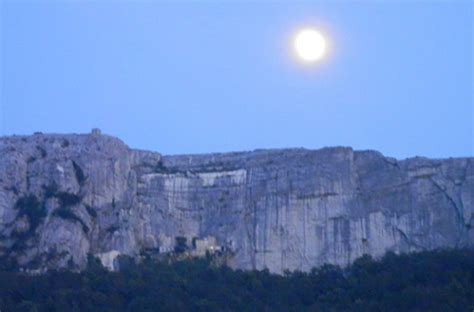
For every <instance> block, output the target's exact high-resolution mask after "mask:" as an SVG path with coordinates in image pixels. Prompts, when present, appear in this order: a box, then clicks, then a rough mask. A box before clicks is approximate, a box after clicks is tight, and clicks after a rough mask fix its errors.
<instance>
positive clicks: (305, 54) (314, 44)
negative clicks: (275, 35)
mask: <svg viewBox="0 0 474 312" xmlns="http://www.w3.org/2000/svg"><path fill="white" fill-rule="evenodd" d="M295 49H296V53H297V54H298V56H299V57H300V58H301V59H303V60H304V61H307V62H315V61H318V60H320V59H321V58H322V57H323V56H324V54H325V52H326V40H325V39H324V37H323V35H321V34H320V33H319V32H318V31H316V30H314V29H304V30H301V31H300V32H298V34H297V35H296V39H295Z"/></svg>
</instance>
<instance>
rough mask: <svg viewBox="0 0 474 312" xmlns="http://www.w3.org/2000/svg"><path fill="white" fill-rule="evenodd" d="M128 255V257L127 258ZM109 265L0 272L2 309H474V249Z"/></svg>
mask: <svg viewBox="0 0 474 312" xmlns="http://www.w3.org/2000/svg"><path fill="white" fill-rule="evenodd" d="M125 260H126V259H125ZM122 267H123V269H122V270H121V271H119V272H109V271H107V270H105V269H104V268H102V267H101V265H100V262H98V261H96V260H94V259H93V258H92V257H91V259H90V261H89V265H88V268H87V270H85V271H83V272H81V273H73V272H70V271H54V272H49V273H46V274H44V275H36V276H31V275H26V274H24V273H19V272H8V271H2V272H1V273H0V309H1V311H2V312H5V311H28V312H32V311H397V312H399V311H457V312H458V311H470V312H471V311H472V310H473V309H474V251H472V250H444V251H430V252H422V253H416V254H408V255H400V256H399V255H395V254H387V255H386V256H385V257H384V258H383V259H381V260H380V261H374V260H373V259H372V258H370V257H368V256H366V257H362V258H360V259H358V260H357V261H356V262H355V263H354V264H353V265H352V266H350V267H348V268H346V269H341V268H339V267H336V266H332V265H326V266H323V267H320V268H317V269H313V270H312V271H311V272H309V273H301V272H291V273H290V272H287V273H286V274H284V275H275V274H271V273H269V272H268V271H266V270H264V271H240V270H236V271H235V270H232V269H230V268H228V267H216V266H214V265H212V261H211V259H210V258H209V257H208V258H207V259H196V260H189V261H179V262H174V263H166V262H156V261H152V260H148V261H144V262H143V263H142V264H140V265H136V264H134V263H133V262H132V261H128V262H127V261H122Z"/></svg>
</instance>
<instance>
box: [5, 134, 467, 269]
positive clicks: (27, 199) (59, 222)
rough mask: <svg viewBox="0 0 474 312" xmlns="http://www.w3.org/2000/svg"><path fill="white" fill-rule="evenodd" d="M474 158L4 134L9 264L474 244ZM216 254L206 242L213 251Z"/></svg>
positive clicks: (323, 254) (294, 262) (275, 262)
mask: <svg viewBox="0 0 474 312" xmlns="http://www.w3.org/2000/svg"><path fill="white" fill-rule="evenodd" d="M473 227H474V158H450V159H443V160H435V159H427V158H419V157H417V158H411V159H406V160H402V161H398V160H396V159H393V158H388V157H384V156H383V155H382V154H380V153H378V152H375V151H354V150H352V149H351V148H346V147H335V148H323V149H320V150H306V149H282V150H256V151H253V152H239V153H224V154H208V155H182V156H162V155H160V154H158V153H154V152H147V151H140V150H133V149H130V148H129V147H127V146H126V145H125V144H124V143H123V142H122V141H120V140H119V139H117V138H114V137H110V136H106V135H102V134H100V132H98V131H94V132H93V133H92V134H84V135H58V134H48V135H46V134H35V135H32V136H9V137H2V138H0V257H1V258H2V259H3V260H8V261H13V262H15V263H16V265H17V266H18V267H21V268H25V269H29V270H40V271H41V270H47V269H51V268H58V267H69V268H75V269H81V268H84V266H85V265H86V263H87V255H88V254H89V253H91V254H94V255H96V256H98V257H99V258H100V259H101V260H102V262H103V263H104V265H106V266H108V267H110V268H113V267H114V261H115V258H116V257H117V256H118V255H129V256H132V257H138V256H139V255H140V254H141V253H142V252H143V251H145V250H158V251H160V250H161V251H170V250H173V246H174V243H175V239H176V237H184V238H186V240H187V241H188V242H191V241H192V240H193V239H196V238H205V237H209V240H207V238H206V239H205V240H203V242H208V241H212V242H214V240H215V241H217V243H218V245H219V246H221V247H223V248H226V249H227V250H229V251H230V252H231V254H232V256H231V257H229V260H228V261H229V264H230V265H231V266H233V267H236V268H241V269H263V268H268V269H270V270H271V271H273V272H279V273H281V272H283V271H284V270H286V269H288V270H303V271H307V270H310V269H311V268H312V267H315V266H319V265H322V264H324V263H332V264H338V265H343V266H344V265H347V264H349V263H351V262H352V261H354V260H355V259H356V258H358V257H360V256H362V255H363V254H370V255H372V256H374V257H379V256H382V255H383V254H384V253H385V252H387V251H393V252H396V253H402V252H411V251H419V250H429V249H435V248H442V247H454V248H456V247H474V231H473ZM206 246H207V245H206Z"/></svg>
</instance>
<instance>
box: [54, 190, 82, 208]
mask: <svg viewBox="0 0 474 312" xmlns="http://www.w3.org/2000/svg"><path fill="white" fill-rule="evenodd" d="M55 196H56V198H57V199H59V203H60V204H61V206H64V207H70V206H74V205H77V204H79V203H80V202H81V198H80V197H79V196H78V195H76V194H72V193H68V192H58V193H56V195H55Z"/></svg>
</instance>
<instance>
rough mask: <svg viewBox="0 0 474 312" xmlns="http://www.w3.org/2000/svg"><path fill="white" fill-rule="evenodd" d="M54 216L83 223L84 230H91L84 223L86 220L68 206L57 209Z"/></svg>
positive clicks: (86, 231)
mask: <svg viewBox="0 0 474 312" xmlns="http://www.w3.org/2000/svg"><path fill="white" fill-rule="evenodd" d="M53 216H55V217H59V218H61V219H64V220H69V221H72V222H77V223H79V224H81V225H82V230H83V231H84V232H85V233H88V232H89V227H88V226H87V225H86V224H85V223H84V221H82V219H81V218H79V217H78V216H77V215H76V214H75V213H74V212H73V211H72V210H71V209H69V208H67V207H61V208H58V209H56V210H55V211H54V212H53Z"/></svg>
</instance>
